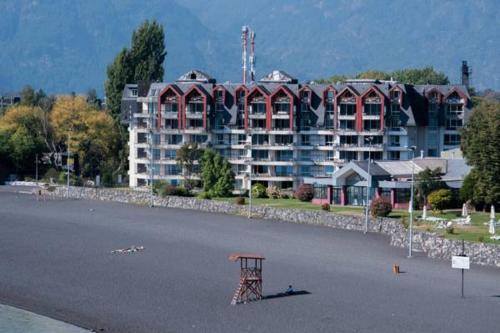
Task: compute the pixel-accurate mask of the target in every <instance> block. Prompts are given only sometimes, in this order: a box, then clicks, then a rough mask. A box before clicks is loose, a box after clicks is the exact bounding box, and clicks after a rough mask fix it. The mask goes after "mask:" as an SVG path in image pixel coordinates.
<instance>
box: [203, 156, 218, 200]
mask: <svg viewBox="0 0 500 333" xmlns="http://www.w3.org/2000/svg"><path fill="white" fill-rule="evenodd" d="M214 159H215V152H214V151H213V150H212V149H205V151H204V152H203V156H202V157H201V178H202V181H203V191H204V192H209V191H210V190H211V189H213V188H214V186H215V184H216V183H217V170H216V169H215V164H214Z"/></svg>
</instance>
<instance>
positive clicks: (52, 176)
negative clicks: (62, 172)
mask: <svg viewBox="0 0 500 333" xmlns="http://www.w3.org/2000/svg"><path fill="white" fill-rule="evenodd" d="M58 178H59V172H57V170H56V169H54V168H50V169H49V170H47V172H46V173H45V175H44V176H43V179H45V180H46V181H50V180H51V179H53V180H54V182H56V181H57V180H58Z"/></svg>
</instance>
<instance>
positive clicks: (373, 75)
mask: <svg viewBox="0 0 500 333" xmlns="http://www.w3.org/2000/svg"><path fill="white" fill-rule="evenodd" d="M390 78H391V74H390V73H387V72H383V71H379V70H368V71H366V72H361V73H359V74H358V75H356V79H371V80H389V79H390Z"/></svg>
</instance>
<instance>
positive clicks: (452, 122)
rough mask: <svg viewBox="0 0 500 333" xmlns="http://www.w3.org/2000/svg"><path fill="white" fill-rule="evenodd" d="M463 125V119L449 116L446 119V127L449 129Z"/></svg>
mask: <svg viewBox="0 0 500 333" xmlns="http://www.w3.org/2000/svg"><path fill="white" fill-rule="evenodd" d="M462 126H463V121H462V119H457V118H447V119H446V129H448V130H456V129H459V128H461V127H462Z"/></svg>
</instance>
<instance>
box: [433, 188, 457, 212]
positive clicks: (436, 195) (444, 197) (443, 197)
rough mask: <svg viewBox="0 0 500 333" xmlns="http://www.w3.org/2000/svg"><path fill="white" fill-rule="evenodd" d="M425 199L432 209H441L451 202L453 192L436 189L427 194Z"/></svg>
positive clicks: (448, 205)
mask: <svg viewBox="0 0 500 333" xmlns="http://www.w3.org/2000/svg"><path fill="white" fill-rule="evenodd" d="M427 200H428V202H429V204H430V205H431V207H432V209H434V210H438V211H442V210H443V209H446V208H449V207H450V206H451V205H452V204H453V193H452V192H451V191H450V190H446V189H441V190H437V191H434V192H432V193H431V194H429V196H428V197H427Z"/></svg>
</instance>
